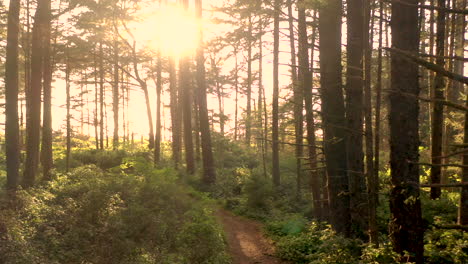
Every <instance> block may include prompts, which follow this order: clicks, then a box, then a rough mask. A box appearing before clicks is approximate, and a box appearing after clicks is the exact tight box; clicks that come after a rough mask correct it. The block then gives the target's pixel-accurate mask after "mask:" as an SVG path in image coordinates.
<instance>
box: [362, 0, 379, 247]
mask: <svg viewBox="0 0 468 264" xmlns="http://www.w3.org/2000/svg"><path fill="white" fill-rule="evenodd" d="M371 3H372V4H373V3H374V1H372V2H369V1H365V3H364V8H365V9H364V12H365V16H364V42H363V44H364V45H365V54H364V56H365V57H364V118H365V133H364V135H365V142H366V159H365V161H366V164H365V165H366V174H365V177H366V179H367V204H368V208H367V209H368V215H369V219H368V221H367V226H368V235H369V240H370V242H371V243H373V244H374V245H377V246H378V236H379V234H378V229H377V207H376V205H377V203H376V202H374V201H372V199H375V195H376V184H375V178H374V176H373V175H374V160H373V159H374V144H373V143H374V142H373V130H372V87H371V83H372V79H371V77H372V75H371V73H372V72H371V70H372V69H371V61H372V49H373V48H372V47H373V44H374V13H375V12H374V11H373V10H371ZM369 24H370V26H369Z"/></svg>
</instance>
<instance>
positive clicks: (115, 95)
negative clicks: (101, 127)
mask: <svg viewBox="0 0 468 264" xmlns="http://www.w3.org/2000/svg"><path fill="white" fill-rule="evenodd" d="M119 80H120V75H119V43H118V41H117V36H115V39H114V85H113V87H112V89H113V91H112V112H114V136H113V140H112V148H113V149H114V150H116V149H117V148H118V147H119Z"/></svg>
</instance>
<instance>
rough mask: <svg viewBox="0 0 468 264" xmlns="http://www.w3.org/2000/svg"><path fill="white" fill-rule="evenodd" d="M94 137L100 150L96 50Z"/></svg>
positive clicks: (95, 61) (95, 60)
mask: <svg viewBox="0 0 468 264" xmlns="http://www.w3.org/2000/svg"><path fill="white" fill-rule="evenodd" d="M93 58H94V118H93V123H94V136H95V142H96V149H99V142H100V141H99V119H98V111H99V106H98V93H99V92H98V66H97V64H98V63H97V59H96V50H94V56H93Z"/></svg>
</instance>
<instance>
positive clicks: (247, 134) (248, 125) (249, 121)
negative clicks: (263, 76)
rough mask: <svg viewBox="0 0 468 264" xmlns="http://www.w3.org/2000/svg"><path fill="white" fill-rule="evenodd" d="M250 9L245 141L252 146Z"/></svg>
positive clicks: (250, 16)
mask: <svg viewBox="0 0 468 264" xmlns="http://www.w3.org/2000/svg"><path fill="white" fill-rule="evenodd" d="M247 8H248V9H249V10H250V11H249V21H248V32H247V112H246V120H245V142H246V144H247V146H249V147H250V139H251V130H252V31H253V30H252V11H251V9H252V8H251V7H250V6H247Z"/></svg>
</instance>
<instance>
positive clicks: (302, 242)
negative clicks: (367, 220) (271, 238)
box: [273, 220, 362, 264]
mask: <svg viewBox="0 0 468 264" xmlns="http://www.w3.org/2000/svg"><path fill="white" fill-rule="evenodd" d="M296 221H297V220H296ZM291 223H294V220H292V222H290V221H286V222H283V224H286V225H283V227H282V228H281V231H280V232H279V233H278V229H276V232H277V234H280V235H282V236H279V237H277V244H276V245H277V255H278V256H279V257H281V258H282V259H285V260H289V261H293V262H294V263H310V264H330V263H337V264H338V263H339V264H347V263H349V264H352V263H353V264H354V263H358V262H359V257H360V254H361V250H362V244H361V242H360V241H358V240H352V239H346V238H344V237H342V236H340V235H337V234H336V233H335V232H334V231H333V230H331V228H330V227H329V226H324V225H322V224H317V223H314V222H313V223H312V224H310V226H309V227H308V228H307V229H306V230H305V231H304V232H297V231H295V232H294V233H291V234H287V232H284V231H283V230H288V228H287V225H290V224H291ZM273 230H275V228H273Z"/></svg>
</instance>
